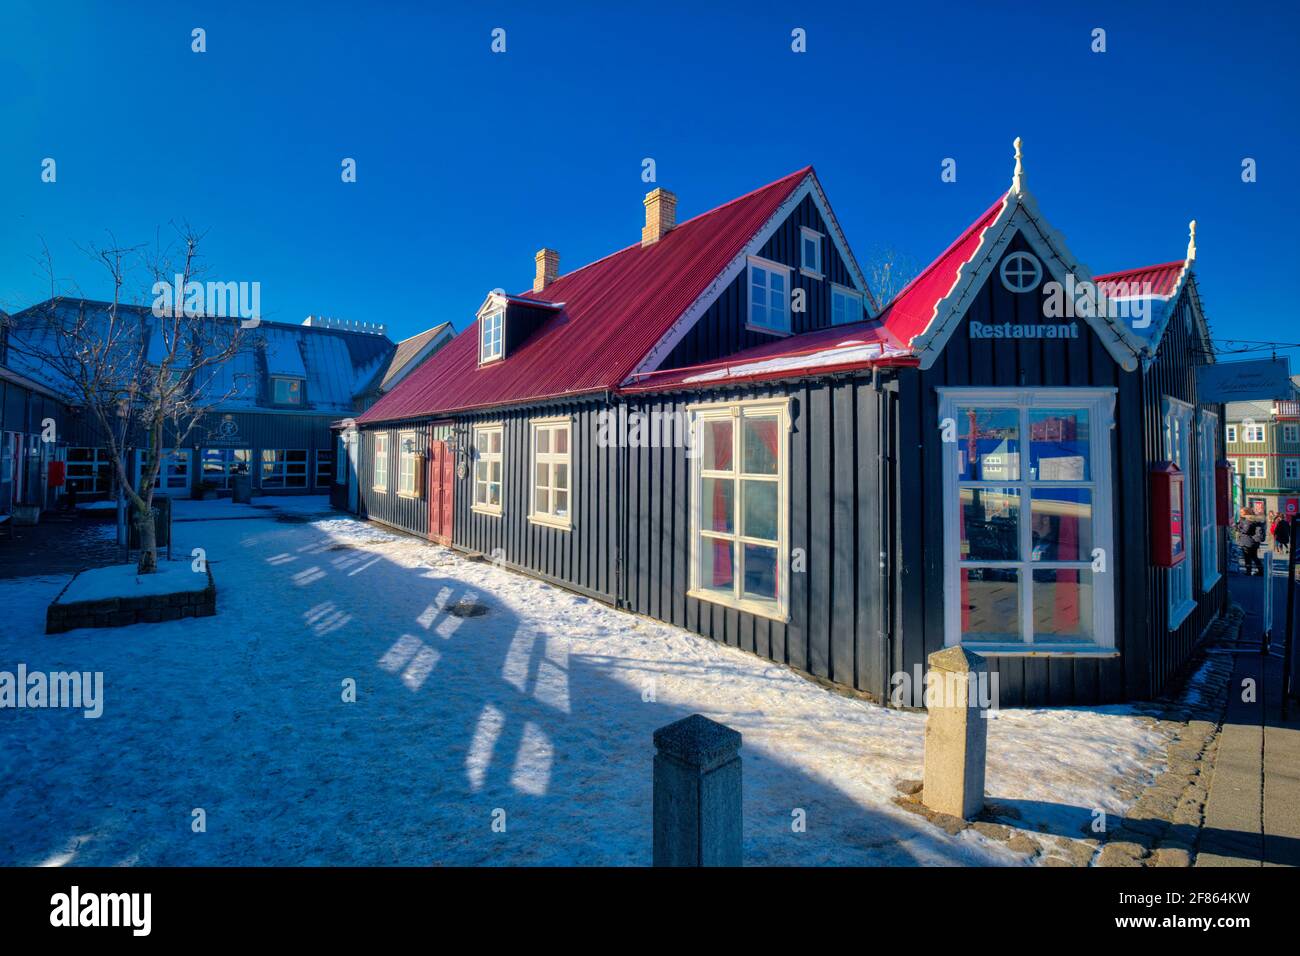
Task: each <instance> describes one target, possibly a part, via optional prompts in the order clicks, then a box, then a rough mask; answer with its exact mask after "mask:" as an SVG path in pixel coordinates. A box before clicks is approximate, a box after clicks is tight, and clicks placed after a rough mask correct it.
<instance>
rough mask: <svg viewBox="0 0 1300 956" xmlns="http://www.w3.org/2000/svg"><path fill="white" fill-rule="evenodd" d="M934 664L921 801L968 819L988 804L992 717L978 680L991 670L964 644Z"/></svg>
mask: <svg viewBox="0 0 1300 956" xmlns="http://www.w3.org/2000/svg"><path fill="white" fill-rule="evenodd" d="M929 664H930V674H931V676H930V677H929V681H930V683H929V684H927V688H926V699H927V703H926V706H927V708H928V713H927V715H926V718H925V780H924V784H923V786H922V789H921V799H922V802H923V803H924V804H925V805H926V806H927V807H929V808H930V809H931V810H934V811H935V812H937V813H946V814H949V815H950V816H954V817H961V818H962V819H964V820H969V819H971V818H972V817H974V816H975V815H976V814H977V813H979V812H980V810H982V809H983V808H984V755H985V750H986V747H987V741H988V721H987V720H986V719H985V710H986V707H985V706H981V704H980V695H979V693H978V691H979V687H978V686H977V682H978V681H979V680H980V675H982V674H986V673H987V671H988V668H987V666H986V665H985V663H984V658H983V657H981V656H980V655H978V654H972V653H971V652H970V651H968V650H966V649H965V648H962V647H949V648H945V649H944V650H942V651H936V652H935V653H933V654H931V655H930V657H929Z"/></svg>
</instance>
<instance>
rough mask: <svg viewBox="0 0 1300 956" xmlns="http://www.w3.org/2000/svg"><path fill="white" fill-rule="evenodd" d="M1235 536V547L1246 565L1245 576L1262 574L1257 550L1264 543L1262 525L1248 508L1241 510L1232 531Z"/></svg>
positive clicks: (1261, 564)
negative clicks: (1239, 550) (1239, 551)
mask: <svg viewBox="0 0 1300 956" xmlns="http://www.w3.org/2000/svg"><path fill="white" fill-rule="evenodd" d="M1233 530H1234V531H1235V532H1236V536H1237V547H1239V548H1241V557H1242V560H1243V562H1244V563H1245V565H1246V568H1245V570H1246V576H1247V577H1249V576H1250V575H1252V574H1263V573H1264V565H1263V563H1262V562H1261V561H1260V560H1259V548H1260V545H1262V544H1263V543H1264V523H1263V522H1262V521H1260V520H1259V518H1258V517H1257V516H1256V515H1253V514H1251V512H1250V509H1249V508H1242V509H1241V514H1240V515H1239V516H1238V518H1237V524H1236V526H1235V527H1234V529H1233Z"/></svg>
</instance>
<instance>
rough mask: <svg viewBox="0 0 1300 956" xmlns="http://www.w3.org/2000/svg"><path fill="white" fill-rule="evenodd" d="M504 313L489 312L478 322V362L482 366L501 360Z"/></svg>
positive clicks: (503, 340)
mask: <svg viewBox="0 0 1300 956" xmlns="http://www.w3.org/2000/svg"><path fill="white" fill-rule="evenodd" d="M505 324H506V313H505V310H504V309H497V310H496V311H494V312H489V313H487V314H486V315H485V316H483V317H482V318H481V319H479V320H478V361H479V364H480V365H482V364H484V363H486V362H493V361H496V360H497V359H499V358H501V356H502V354H503V353H504V348H505V339H504V333H505Z"/></svg>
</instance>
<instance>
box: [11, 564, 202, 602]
mask: <svg viewBox="0 0 1300 956" xmlns="http://www.w3.org/2000/svg"><path fill="white" fill-rule="evenodd" d="M135 569H136V566H135V564H134V563H132V564H111V565H109V566H108V567H106V568H91V569H90V570H87V571H82V572H81V573H80V574H78V575H77V576H76V577H75V578H73V579H72V583H71V584H69V585H68V589H67V590H66V591H64V592H63V593H62V594H61V595H59V600H58V603H59V604H76V603H79V602H81V601H105V600H108V599H110V598H134V597H153V596H156V595H159V594H185V593H189V592H191V591H202V590H203V589H204V588H206V587H207V586H208V576H207V575H206V574H198V573H195V571H194V570H193V568H192V567H191V566H190V563H189V562H188V561H184V562H181V561H170V562H169V561H159V562H158V570H157V571H156V572H154V573H153V574H143V575H142V574H136V570H135ZM20 580H21V579H20Z"/></svg>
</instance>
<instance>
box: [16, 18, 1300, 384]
mask: <svg viewBox="0 0 1300 956" xmlns="http://www.w3.org/2000/svg"><path fill="white" fill-rule="evenodd" d="M1035 7H1036V5H1032V4H1025V3H1010V2H1005V3H1004V2H982V3H951V4H948V3H925V2H922V3H914V4H891V5H889V6H888V7H887V8H873V5H867V4H860V3H843V4H834V3H832V4H822V5H818V6H817V7H816V9H814V10H810V11H805V10H804V9H802V8H801V5H797V4H790V3H771V4H745V5H740V4H735V5H729V6H719V5H714V4H709V5H705V4H699V3H696V4H682V5H674V4H660V3H656V4H652V5H649V6H646V5H635V6H627V8H626V9H623V8H619V9H607V7H606V6H605V5H601V4H565V3H562V2H556V3H554V4H548V5H546V6H545V7H544V8H541V7H539V6H537V5H531V4H530V5H525V4H518V5H505V4H483V5H473V6H472V7H471V8H469V9H464V8H463V7H461V6H459V5H458V6H457V7H456V8H454V9H447V10H441V9H438V8H435V7H431V6H430V5H427V4H383V5H380V4H372V5H366V4H334V3H328V2H326V3H312V4H303V5H294V4H275V5H271V4H255V3H222V4H187V3H167V4H162V3H157V4H150V3H131V4H107V3H99V4H89V3H61V2H50V0H37V2H30V0H19V2H15V0H0V129H2V130H3V142H4V144H5V148H4V149H3V150H0V182H2V183H3V193H0V195H3V206H2V207H0V221H2V222H3V229H0V308H4V309H6V310H9V311H13V310H16V309H19V308H22V307H24V306H26V305H30V304H31V303H32V302H35V301H38V300H40V299H42V298H44V297H45V296H46V295H47V294H48V284H47V283H46V281H45V280H44V279H43V278H42V277H41V276H40V275H39V270H38V269H37V267H36V265H35V263H34V262H33V261H32V257H33V256H35V255H37V254H38V253H39V252H40V248H41V242H42V239H43V240H44V241H45V242H47V243H48V244H49V246H50V248H51V250H52V252H53V253H54V256H55V260H56V266H57V268H58V271H59V273H60V275H61V276H62V277H63V278H65V279H67V280H68V281H69V282H75V283H76V284H77V286H79V288H80V289H81V291H82V292H83V293H84V294H86V295H90V296H94V297H107V296H108V295H109V294H110V293H111V288H110V287H109V286H108V284H107V282H106V281H105V276H104V274H103V273H102V271H100V270H99V269H98V267H96V266H95V265H94V264H92V263H91V262H89V260H87V258H86V257H85V256H84V254H83V253H82V252H80V251H79V250H78V248H77V246H78V244H81V245H85V244H86V243H89V242H99V243H104V242H107V241H108V236H107V230H112V232H113V234H114V235H115V236H116V237H117V240H118V241H119V242H120V243H131V244H134V243H146V242H152V241H154V240H155V238H156V237H157V236H158V235H160V234H161V235H162V236H163V238H164V239H166V238H168V237H170V236H172V235H173V232H172V226H171V225H170V224H171V223H173V222H180V221H188V222H189V223H190V224H192V225H193V226H195V227H196V228H198V229H200V230H206V232H207V238H206V240H205V243H204V247H203V251H204V253H205V256H206V259H207V264H208V266H209V268H210V270H211V271H210V274H209V278H219V279H222V280H228V281H249V282H252V281H257V282H260V283H261V301H262V311H263V315H264V317H266V318H269V319H275V320H280V321H291V322H297V321H300V320H301V319H302V318H303V317H304V316H306V315H307V314H309V313H315V314H322V313H323V314H327V315H333V316H339V317H345V318H351V319H358V320H362V321H369V322H385V323H387V324H388V326H389V330H390V334H391V335H392V336H393V337H394V338H399V337H403V336H406V335H411V334H414V333H415V332H417V331H419V330H421V329H423V328H426V327H428V326H430V325H433V324H436V323H437V322H441V321H444V320H450V321H452V322H453V323H455V324H456V325H457V327H460V328H463V327H464V326H465V325H466V324H467V323H468V322H470V321H472V318H473V314H474V310H475V309H476V308H477V306H478V305H479V304H480V303H481V302H482V300H483V297H484V295H485V294H486V293H487V292H488V290H490V289H492V288H494V287H497V286H501V287H504V288H506V289H507V290H511V291H519V290H523V289H525V288H527V287H528V286H529V284H530V282H531V279H532V274H533V255H534V253H535V252H536V251H537V249H538V248H540V247H541V246H543V245H547V246H553V247H555V248H558V249H559V250H560V254H561V261H560V268H561V271H562V272H566V271H569V270H571V269H573V268H576V267H578V266H580V265H582V264H585V263H587V262H590V261H592V260H593V259H596V258H599V257H600V256H603V255H606V254H608V253H610V252H612V251H615V250H616V249H619V248H622V247H623V246H626V245H628V244H631V243H633V242H635V241H637V240H638V239H639V236H640V228H641V225H642V221H643V209H642V205H641V200H642V197H643V196H644V194H645V192H646V191H647V190H648V189H649V188H652V187H651V186H650V185H647V184H646V183H644V182H642V180H641V162H642V159H643V158H645V157H652V158H654V160H655V161H656V164H657V171H658V182H657V185H660V186H663V187H665V188H667V189H671V190H673V191H674V192H676V193H677V195H678V197H679V206H678V216H679V219H685V218H688V217H690V216H692V215H694V214H696V213H699V212H702V211H704V210H706V209H708V208H711V207H712V206H715V205H717V204H719V203H721V202H725V201H726V200H728V199H731V198H733V197H735V196H737V195H740V194H742V193H744V192H747V191H749V190H751V189H753V188H755V187H757V186H760V185H762V184H764V183H767V182H769V181H771V180H773V179H776V178H778V177H780V176H782V175H784V174H786V173H788V172H791V171H793V170H794V169H797V168H799V167H801V166H804V165H807V164H810V163H811V164H812V165H814V166H815V167H816V168H817V171H818V174H819V176H820V177H821V180H822V183H823V185H824V186H825V188H826V191H827V195H828V197H829V198H830V201H831V203H832V205H833V206H834V208H835V211H836V214H837V216H838V218H839V220H840V223H841V225H842V226H843V228H844V231H845V233H846V235H847V237H848V239H849V241H850V243H851V244H852V246H853V248H854V251H855V252H856V253H857V256H858V258H859V260H861V261H862V262H863V263H864V265H865V264H866V262H867V261H868V260H870V259H871V258H872V256H873V255H876V254H878V252H879V251H880V250H881V249H884V248H888V247H892V248H895V249H897V250H898V251H899V253H901V254H902V255H903V256H905V257H910V258H911V259H913V260H915V261H916V263H917V264H918V265H924V264H925V263H927V262H928V261H929V260H930V259H931V258H933V257H934V256H935V255H936V254H937V253H939V252H940V251H941V250H942V249H943V248H944V247H945V246H946V245H947V244H948V243H949V242H950V241H951V240H952V239H953V238H954V237H955V236H956V235H957V233H958V232H959V231H960V230H962V229H963V228H965V227H966V226H967V225H968V224H969V223H970V222H971V221H972V220H973V219H974V218H975V217H976V216H977V215H978V214H979V213H980V212H981V211H982V210H983V209H984V208H986V207H987V206H988V204H989V203H990V202H992V200H993V199H994V198H996V197H997V196H998V195H999V194H1000V193H1001V192H1002V191H1003V190H1005V189H1006V187H1007V185H1008V184H1009V182H1010V177H1011V167H1012V156H1011V141H1012V139H1013V138H1014V137H1015V136H1017V135H1019V136H1021V137H1023V138H1024V149H1025V168H1026V174H1027V182H1028V185H1029V187H1030V189H1031V190H1032V191H1033V192H1034V194H1035V195H1036V196H1037V197H1038V200H1039V203H1040V206H1041V208H1042V210H1043V212H1044V213H1045V214H1046V215H1047V217H1048V218H1049V219H1050V220H1051V222H1052V223H1053V225H1055V226H1056V228H1058V229H1059V230H1060V231H1061V232H1062V233H1063V234H1064V235H1065V237H1066V239H1067V241H1068V242H1069V244H1070V247H1071V248H1072V250H1073V251H1074V252H1075V254H1076V255H1078V256H1079V258H1080V259H1081V260H1082V261H1083V262H1084V263H1085V264H1086V265H1087V266H1088V267H1089V268H1090V269H1092V270H1093V271H1094V272H1106V271H1111V270H1115V269H1122V268H1130V267H1135V266H1140V265H1147V264H1150V263H1155V262H1164V261H1168V260H1171V259H1177V258H1181V257H1182V255H1183V252H1184V249H1185V247H1186V243H1187V222H1188V220H1189V219H1192V218H1196V219H1197V220H1198V235H1197V245H1198V250H1199V254H1200V255H1199V259H1198V267H1197V272H1198V276H1199V280H1200V284H1201V291H1202V296H1203V300H1204V303H1205V306H1206V311H1207V314H1208V316H1209V318H1210V322H1211V325H1212V328H1213V329H1214V332H1215V335H1216V337H1219V338H1227V337H1233V338H1250V339H1266V340H1283V341H1289V342H1300V322H1297V321H1296V318H1295V311H1294V305H1293V303H1292V302H1291V297H1290V286H1291V284H1292V282H1293V278H1292V274H1293V271H1294V269H1295V261H1296V253H1297V251H1298V250H1297V232H1298V231H1300V199H1298V191H1297V188H1296V182H1295V178H1294V177H1295V173H1294V172H1293V170H1292V168H1291V167H1292V165H1293V164H1294V160H1295V157H1296V156H1297V152H1298V149H1297V148H1298V147H1300V131H1298V128H1297V126H1298V123H1297V112H1298V111H1297V109H1296V103H1297V100H1298V97H1297V93H1300V84H1298V83H1297V76H1298V73H1300V70H1298V68H1297V65H1296V56H1295V53H1294V50H1293V44H1294V39H1295V36H1296V33H1297V25H1298V23H1297V21H1298V20H1300V15H1298V14H1297V12H1296V8H1295V5H1293V4H1288V5H1283V4H1268V3H1263V4H1251V5H1249V6H1248V7H1232V6H1229V5H1226V4H1209V3H1182V4H1174V3H1162V4H1147V3H1140V4H1134V3H1113V4H1107V3H1089V4H1069V5H1057V4H1052V5H1043V7H1044V8H1043V9H1036V8H1035ZM1056 7H1060V9H1053V8H1056ZM194 27H202V28H204V29H205V30H206V31H207V52H206V53H203V54H196V53H193V52H191V49H190V43H191V39H190V31H191V30H192V29H193V28H194ZM495 27H502V28H504V29H505V30H506V43H507V51H506V53H504V54H494V53H492V52H491V50H490V43H491V35H490V34H491V31H492V29H493V28H495ZM795 27H802V28H804V29H805V30H806V31H807V37H808V41H807V43H808V52H807V53H804V54H796V53H793V52H792V51H791V49H790V31H791V30H792V29H793V28H795ZM1095 27H1101V28H1104V29H1105V30H1106V31H1107V52H1105V53H1104V54H1096V53H1093V52H1091V49H1090V45H1091V31H1092V30H1093V28H1095ZM45 157H53V158H54V159H55V160H56V161H57V163H58V181H57V182H56V183H53V184H49V183H42V182H41V178H40V172H41V161H42V159H44V158H45ZM344 157H354V158H355V159H356V161H357V172H358V175H357V182H356V183H354V184H347V183H343V182H342V181H341V178H340V168H341V167H340V164H341V161H342V159H343V158H344ZM947 157H951V158H953V159H955V160H956V161H957V181H956V182H955V183H944V182H942V181H941V179H940V172H941V163H942V161H943V160H944V159H945V158H947ZM1244 157H1251V158H1254V159H1255V160H1256V161H1257V164H1258V181H1257V182H1255V183H1250V184H1247V183H1243V182H1242V178H1241V163H1242V159H1243V158H1244ZM138 278H139V285H138V286H137V288H136V294H137V296H143V295H144V294H145V293H146V292H147V289H146V288H145V287H144V286H145V280H144V277H143V275H141V276H139V277H138ZM1292 354H1294V355H1297V357H1300V353H1296V352H1293V353H1292ZM1292 364H1293V367H1294V369H1293V370H1300V361H1293V363H1292Z"/></svg>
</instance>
